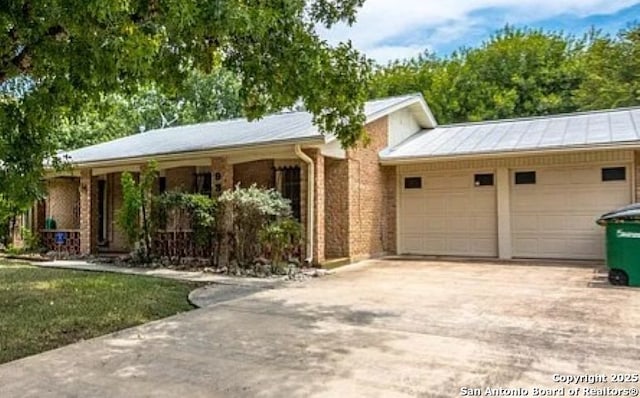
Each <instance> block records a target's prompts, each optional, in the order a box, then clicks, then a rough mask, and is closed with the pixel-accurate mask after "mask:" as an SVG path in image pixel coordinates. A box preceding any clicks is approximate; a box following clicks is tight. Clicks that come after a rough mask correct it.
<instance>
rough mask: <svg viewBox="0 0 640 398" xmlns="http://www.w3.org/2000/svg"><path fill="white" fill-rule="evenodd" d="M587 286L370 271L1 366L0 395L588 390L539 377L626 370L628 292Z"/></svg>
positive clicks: (433, 266)
mask: <svg viewBox="0 0 640 398" xmlns="http://www.w3.org/2000/svg"><path fill="white" fill-rule="evenodd" d="M592 277H593V269H592V268H589V267H575V266H567V265H564V266H563V265H550V264H537V265H535V264H534V265H524V264H488V263H481V262H436V261H406V260H403V261H393V260H376V261H368V262H365V263H363V266H359V267H355V268H352V269H350V270H349V271H345V272H340V273H337V274H336V275H331V276H328V277H325V278H321V279H317V280H313V281H309V282H306V283H298V284H291V285H288V286H287V287H285V288H281V289H274V290H267V291H262V292H259V293H257V294H254V295H251V296H248V297H244V298H241V299H238V300H234V301H229V302H226V303H221V304H216V305H214V306H210V307H207V308H202V309H199V310H195V311H192V312H189V313H185V314H181V315H178V316H174V317H171V318H167V319H165V320H161V321H157V322H153V323H150V324H147V325H144V326H141V327H137V328H133V329H129V330H126V331H122V332H119V333H116V334H113V335H109V336H105V337H102V338H98V339H93V340H90V341H85V342H82V343H78V344H74V345H72V346H68V347H64V348H61V349H58V350H55V351H51V352H47V353H44V354H40V355H37V356H34V357H30V358H26V359H23V360H19V361H16V362H12V363H9V364H5V365H3V366H0V396H1V397H3V398H5V397H47V396H63V397H144V396H148V397H176V396H182V397H244V396H247V397H308V396H338V397H342V398H344V397H356V396H367V397H376V396H377V397H403V396H426V397H431V396H434V397H454V396H460V393H461V388H462V387H471V388H482V389H484V388H486V387H492V388H500V387H513V388H527V389H529V394H528V395H529V396H532V390H531V389H533V388H536V387H543V386H547V387H550V388H561V387H565V389H568V388H572V387H580V388H584V387H594V386H592V385H587V384H585V383H581V384H578V385H577V386H576V385H573V386H571V385H566V384H561V383H557V382H554V381H553V377H554V374H560V375H583V374H596V373H597V374H602V373H604V374H607V375H608V374H610V373H637V372H638V371H639V370H640V339H639V337H638V336H639V335H640V289H638V290H633V289H614V288H602V287H590V286H589V282H590V281H591V280H592ZM556 377H558V376H556ZM601 386H607V387H610V388H619V387H621V386H622V385H621V384H618V383H613V382H609V383H608V384H601V385H595V387H601ZM627 386H632V387H633V386H635V387H638V386H639V384H637V383H631V384H628V385H627ZM483 392H484V391H483ZM564 394H565V395H556V396H568V395H566V394H567V392H566V391H564ZM579 396H583V395H579Z"/></svg>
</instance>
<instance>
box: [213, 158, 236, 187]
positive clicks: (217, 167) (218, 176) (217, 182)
mask: <svg viewBox="0 0 640 398" xmlns="http://www.w3.org/2000/svg"><path fill="white" fill-rule="evenodd" d="M211 180H212V181H211V190H212V191H213V192H214V194H220V193H221V192H222V191H226V190H227V189H233V165H232V164H229V163H228V162H227V159H226V158H224V157H215V158H211Z"/></svg>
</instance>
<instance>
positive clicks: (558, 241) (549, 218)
mask: <svg viewBox="0 0 640 398" xmlns="http://www.w3.org/2000/svg"><path fill="white" fill-rule="evenodd" d="M629 170H630V167H629V166H624V165H614V166H601V167H600V166H598V167H594V166H585V167H570V168H540V169H535V168H532V169H529V170H516V171H512V173H511V228H512V244H513V256H514V257H524V258H559V259H564V258H570V259H602V258H603V257H604V243H603V241H604V235H603V234H604V231H603V228H602V227H600V226H598V225H596V224H595V220H596V218H597V217H598V216H599V215H601V214H603V213H605V212H607V211H610V210H613V209H615V208H618V207H621V206H624V205H627V204H629V203H630V200H631V184H630V175H629Z"/></svg>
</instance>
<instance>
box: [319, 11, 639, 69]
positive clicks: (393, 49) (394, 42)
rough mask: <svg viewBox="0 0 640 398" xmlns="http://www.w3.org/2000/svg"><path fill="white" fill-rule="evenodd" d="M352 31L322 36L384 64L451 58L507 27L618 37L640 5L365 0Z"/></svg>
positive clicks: (338, 30)
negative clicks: (432, 55)
mask: <svg viewBox="0 0 640 398" xmlns="http://www.w3.org/2000/svg"><path fill="white" fill-rule="evenodd" d="M358 15H359V16H358V22H357V23H356V24H355V25H354V26H352V27H347V26H337V27H336V28H334V29H331V30H329V31H327V30H320V34H321V36H323V37H324V38H326V39H327V40H329V42H332V43H336V42H339V41H345V40H352V42H353V44H354V45H355V46H356V48H358V49H360V50H361V51H363V52H365V53H366V54H367V55H368V56H369V57H371V58H373V59H375V60H376V61H378V62H380V63H385V62H387V61H389V60H391V59H396V58H406V57H410V56H413V55H417V54H419V53H421V52H422V51H424V50H425V49H428V50H430V51H435V52H436V53H438V54H449V53H451V52H452V51H453V50H455V49H457V48H459V47H460V46H476V45H478V44H480V43H481V42H482V41H483V40H485V39H486V38H488V37H489V35H491V33H493V32H494V31H495V30H496V29H499V28H501V27H503V26H505V25H506V24H510V25H514V26H519V27H524V26H528V27H533V28H544V29H547V30H554V31H563V32H565V33H570V34H575V35H578V36H580V35H582V34H584V33H585V32H587V31H588V30H589V29H590V28H591V27H595V28H596V29H601V30H602V31H603V32H606V33H611V34H615V33H617V32H618V31H619V30H620V29H622V28H625V27H627V26H628V25H629V23H631V22H633V21H637V22H640V0H444V1H442V0H440V1H427V0H367V1H366V2H365V5H364V7H363V8H362V9H361V11H360V12H359V14H358Z"/></svg>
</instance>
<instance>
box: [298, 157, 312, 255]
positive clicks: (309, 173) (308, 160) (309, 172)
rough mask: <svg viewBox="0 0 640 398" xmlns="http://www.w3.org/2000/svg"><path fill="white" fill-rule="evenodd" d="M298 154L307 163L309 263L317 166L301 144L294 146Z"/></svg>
mask: <svg viewBox="0 0 640 398" xmlns="http://www.w3.org/2000/svg"><path fill="white" fill-rule="evenodd" d="M294 151H295V153H296V155H297V156H298V157H299V158H300V159H301V160H302V161H303V162H305V163H306V164H307V258H306V259H305V260H304V261H305V262H307V263H308V264H311V263H312V262H313V228H314V223H313V218H314V211H313V210H314V208H313V201H314V192H313V191H314V187H315V168H314V165H313V160H312V159H311V158H310V157H309V156H307V154H306V153H304V152H302V149H301V148H300V145H296V146H295V147H294Z"/></svg>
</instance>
